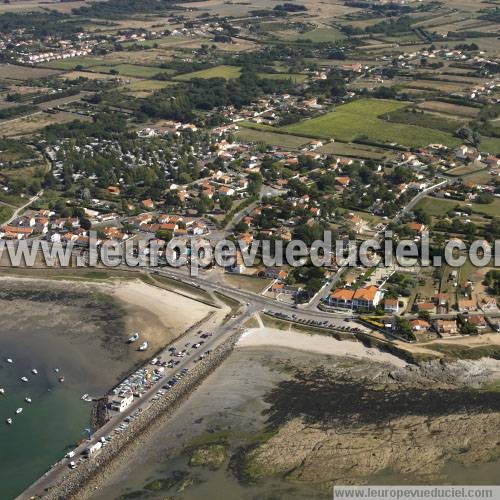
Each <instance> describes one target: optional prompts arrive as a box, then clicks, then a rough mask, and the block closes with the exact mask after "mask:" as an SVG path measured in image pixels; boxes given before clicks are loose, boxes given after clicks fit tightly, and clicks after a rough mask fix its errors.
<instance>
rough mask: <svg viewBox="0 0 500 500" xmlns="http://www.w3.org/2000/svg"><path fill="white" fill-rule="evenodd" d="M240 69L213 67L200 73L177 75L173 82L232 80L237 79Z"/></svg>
mask: <svg viewBox="0 0 500 500" xmlns="http://www.w3.org/2000/svg"><path fill="white" fill-rule="evenodd" d="M240 73H241V68H239V67H238V66H224V65H221V66H215V68H209V69H203V70H201V71H193V72H192V73H186V74H185V75H179V76H176V77H175V78H174V80H184V81H186V80H192V79H193V78H206V79H208V78H225V79H226V80H230V79H232V78H239V76H240Z"/></svg>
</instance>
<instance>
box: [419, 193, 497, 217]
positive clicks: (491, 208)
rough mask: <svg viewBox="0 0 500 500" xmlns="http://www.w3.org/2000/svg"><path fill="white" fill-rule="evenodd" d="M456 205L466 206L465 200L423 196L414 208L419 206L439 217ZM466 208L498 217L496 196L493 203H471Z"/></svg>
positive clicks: (476, 212)
mask: <svg viewBox="0 0 500 500" xmlns="http://www.w3.org/2000/svg"><path fill="white" fill-rule="evenodd" d="M457 205H459V206H462V207H465V206H467V204H466V202H465V201H458V200H447V199H442V198H432V197H430V196H425V197H424V198H422V199H421V200H420V201H419V202H418V203H417V205H416V206H415V208H420V209H422V210H424V211H425V212H426V213H428V214H429V215H431V216H434V217H439V216H442V215H445V214H446V213H447V212H449V211H450V210H453V209H454V208H455V207H456V206H457ZM468 208H470V209H472V212H473V213H475V214H480V215H489V216H497V217H500V199H498V198H495V200H494V201H493V203H489V204H487V205H483V204H480V203H472V204H471V206H469V207H468Z"/></svg>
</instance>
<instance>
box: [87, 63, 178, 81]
mask: <svg viewBox="0 0 500 500" xmlns="http://www.w3.org/2000/svg"><path fill="white" fill-rule="evenodd" d="M91 70H92V71H93V72H94V73H107V74H109V73H110V72H111V70H115V71H118V75H121V76H131V77H135V78H151V77H153V76H155V75H157V74H158V73H168V70H164V69H162V68H158V67H156V66H139V65H137V64H116V65H114V66H105V65H100V66H93V67H92V68H91Z"/></svg>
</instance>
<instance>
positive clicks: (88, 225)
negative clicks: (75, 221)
mask: <svg viewBox="0 0 500 500" xmlns="http://www.w3.org/2000/svg"><path fill="white" fill-rule="evenodd" d="M80 227H81V228H82V229H85V231H89V230H90V229H91V227H92V222H90V220H89V219H87V218H86V217H80Z"/></svg>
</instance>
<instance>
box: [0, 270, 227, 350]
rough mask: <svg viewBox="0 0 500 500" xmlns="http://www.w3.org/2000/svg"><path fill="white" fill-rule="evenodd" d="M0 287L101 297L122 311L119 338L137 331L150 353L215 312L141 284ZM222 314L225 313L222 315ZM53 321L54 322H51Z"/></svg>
mask: <svg viewBox="0 0 500 500" xmlns="http://www.w3.org/2000/svg"><path fill="white" fill-rule="evenodd" d="M0 284H1V285H2V287H5V288H7V287H8V286H9V284H11V285H23V284H24V285H29V284H33V287H34V288H42V289H43V288H50V289H54V290H70V291H73V292H75V291H78V293H81V294H85V293H89V294H92V293H103V294H105V295H107V296H109V297H111V299H114V300H115V302H116V303H117V305H119V306H120V307H122V308H123V313H124V314H123V316H124V318H123V319H124V321H125V331H124V332H123V338H124V339H126V338H128V337H129V336H130V335H131V334H132V333H133V332H136V331H139V332H140V333H141V338H144V339H145V340H147V341H148V342H149V344H150V347H151V350H154V349H158V348H160V347H162V346H164V345H166V344H168V343H169V342H171V341H173V340H175V339H176V338H177V337H178V336H179V335H181V334H182V333H183V332H184V331H185V330H187V329H188V328H189V327H190V326H192V325H194V324H196V323H197V322H198V321H200V320H202V319H203V318H205V317H207V316H208V315H209V314H210V313H211V312H215V311H217V312H219V310H217V309H215V308H213V307H210V306H208V305H206V304H203V303H201V302H198V301H196V300H191V299H189V298H187V297H185V296H181V295H178V294H176V293H174V292H171V291H168V290H164V289H161V288H158V287H155V286H152V285H148V284H147V283H144V282H143V281H141V280H139V279H137V280H113V281H109V282H104V281H103V282H90V281H84V280H81V281H80V280H79V281H78V282H75V281H70V280H53V279H43V278H28V277H11V276H0ZM224 314H225V312H224ZM55 319H56V318H54V320H55Z"/></svg>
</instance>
